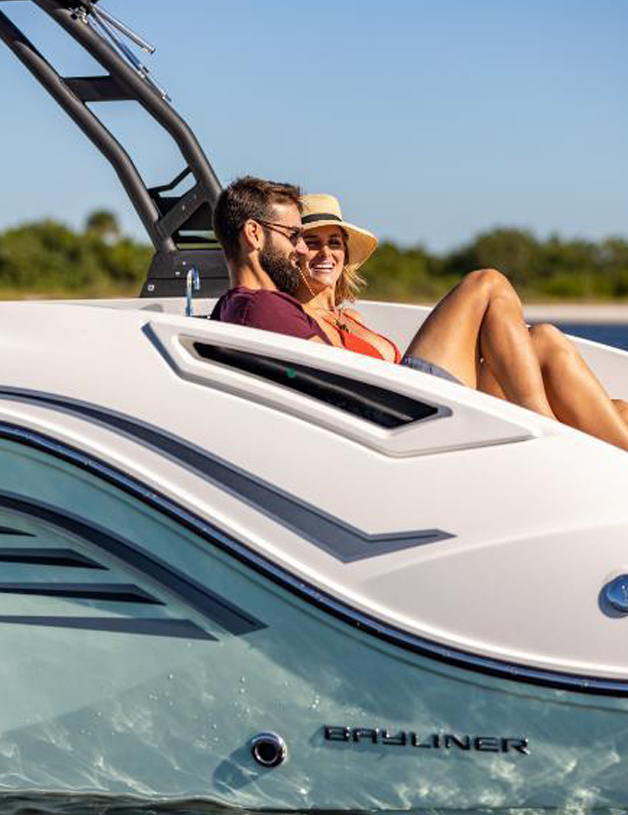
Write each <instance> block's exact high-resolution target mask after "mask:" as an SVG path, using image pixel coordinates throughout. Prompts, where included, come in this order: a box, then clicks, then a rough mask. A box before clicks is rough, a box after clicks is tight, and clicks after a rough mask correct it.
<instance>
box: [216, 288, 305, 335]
mask: <svg viewBox="0 0 628 815" xmlns="http://www.w3.org/2000/svg"><path fill="white" fill-rule="evenodd" d="M286 312H288V313H295V312H296V313H303V308H302V307H301V304H300V303H299V302H298V300H295V299H294V297H291V296H290V295H289V294H285V293H284V292H281V291H274V290H269V289H247V288H244V287H243V286H236V287H235V288H233V289H229V291H228V292H226V293H225V294H223V295H222V297H221V298H220V299H219V300H218V302H217V303H216V306H215V307H214V310H213V312H212V318H213V319H217V320H223V321H224V322H238V323H242V324H243V325H250V324H251V321H256V320H257V319H260V318H265V317H266V316H267V315H272V314H275V313H279V314H285V313H286Z"/></svg>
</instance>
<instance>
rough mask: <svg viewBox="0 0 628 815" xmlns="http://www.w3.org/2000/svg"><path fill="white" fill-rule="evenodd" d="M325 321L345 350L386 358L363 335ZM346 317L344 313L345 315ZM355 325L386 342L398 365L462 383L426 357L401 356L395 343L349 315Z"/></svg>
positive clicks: (325, 318)
mask: <svg viewBox="0 0 628 815" xmlns="http://www.w3.org/2000/svg"><path fill="white" fill-rule="evenodd" d="M323 319H324V320H325V322H326V323H328V324H329V325H331V326H332V328H333V329H334V330H335V331H337V332H338V335H339V336H340V341H341V342H342V347H343V348H345V349H346V350H347V351H355V352H356V353H357V354H365V355H366V356H369V357H375V358H376V359H386V357H384V356H383V354H382V353H381V351H380V350H379V349H378V348H376V347H375V346H374V345H372V344H371V343H370V342H368V340H365V339H364V338H363V337H358V335H357V334H352V333H351V332H350V331H349V330H348V328H347V327H341V324H340V323H339V322H338V321H336V320H330V319H329V318H327V317H323ZM345 319H346V315H345ZM349 319H350V320H352V321H353V322H354V323H355V324H356V325H359V326H360V327H361V328H364V329H365V330H366V331H370V332H371V334H374V335H375V336H376V337H379V338H380V339H381V340H384V342H387V343H388V344H389V345H390V346H391V347H392V349H393V351H394V352H395V359H394V362H396V363H397V364H399V365H405V366H406V367H408V368H414V370H415V371H421V372H422V373H425V374H431V375H432V376H439V377H441V379H447V380H449V381H450V382H456V384H458V385H462V384H463V383H462V382H461V381H460V380H459V379H458V378H457V377H455V376H454V375H453V374H450V373H449V371H447V370H445V368H441V366H440V365H436V364H435V363H434V362H428V361H427V360H426V359H423V358H422V357H417V356H413V355H412V354H404V355H403V357H402V356H401V351H400V350H399V348H397V346H396V345H395V343H394V342H393V341H392V340H390V339H388V337H384V336H383V335H382V334H378V333H377V332H376V331H373V329H371V328H367V327H366V326H365V325H364V324H363V323H361V322H360V321H359V320H356V318H355V317H353V316H352V317H349Z"/></svg>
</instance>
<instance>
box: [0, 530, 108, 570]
mask: <svg viewBox="0 0 628 815" xmlns="http://www.w3.org/2000/svg"><path fill="white" fill-rule="evenodd" d="M32 537H36V536H35V535H33V536H32ZM0 563H22V564H24V565H30V566H62V567H64V568H66V569H68V568H69V569H102V570H104V571H106V567H105V566H101V565H100V563H96V561H95V560H90V559H89V558H88V557H85V555H81V554H80V553H79V552H74V551H73V550H72V549H45V548H43V547H42V548H35V547H30V546H29V547H24V548H19V547H15V548H13V547H6V546H4V547H0Z"/></svg>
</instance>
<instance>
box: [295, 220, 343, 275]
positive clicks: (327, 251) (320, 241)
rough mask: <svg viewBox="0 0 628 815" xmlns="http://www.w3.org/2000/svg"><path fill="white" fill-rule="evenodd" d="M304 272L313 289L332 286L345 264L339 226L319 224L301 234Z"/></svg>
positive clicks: (341, 234) (341, 233)
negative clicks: (303, 250) (305, 250)
mask: <svg viewBox="0 0 628 815" xmlns="http://www.w3.org/2000/svg"><path fill="white" fill-rule="evenodd" d="M303 240H304V241H305V245H306V246H307V250H308V251H307V255H306V256H305V266H306V268H305V270H304V272H305V274H306V275H307V278H308V282H309V284H310V286H311V288H312V290H314V291H321V290H322V289H325V288H333V287H334V286H335V285H336V282H337V280H338V278H339V277H340V275H341V274H342V270H343V268H344V265H345V254H346V252H345V236H344V234H343V232H342V229H340V227H339V226H319V227H317V228H316V229H308V231H307V232H306V233H305V234H304V235H303Z"/></svg>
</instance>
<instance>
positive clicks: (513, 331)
mask: <svg viewBox="0 0 628 815" xmlns="http://www.w3.org/2000/svg"><path fill="white" fill-rule="evenodd" d="M407 353H408V354H412V355H414V356H419V357H423V358H424V359H426V360H428V361H429V362H432V363H435V364H436V365H440V366H441V367H443V368H445V369H446V370H447V371H449V372H450V373H452V374H453V375H454V376H456V377H458V379H460V380H461V381H462V382H464V383H465V385H468V386H469V387H472V388H477V387H478V385H479V375H480V370H481V369H480V360H481V359H482V358H484V360H485V362H486V364H488V366H489V368H490V370H491V372H492V373H493V375H494V377H495V379H496V380H497V383H498V384H499V386H500V388H501V389H502V391H503V393H504V394H505V396H506V398H507V399H508V400H509V401H510V402H514V403H515V404H518V405H521V406H523V407H526V408H529V409H530V410H535V411H537V412H538V413H541V414H542V415H544V416H551V417H552V418H553V416H554V414H553V412H552V409H551V407H550V403H549V401H548V399H547V396H546V394H545V387H544V385H543V377H542V375H541V369H540V366H539V363H538V360H537V357H536V354H535V352H534V349H533V347H532V342H531V339H530V335H529V333H528V327H527V325H526V323H525V321H524V319H523V309H522V306H521V301H520V300H519V297H518V296H517V293H516V292H515V290H514V289H513V287H512V286H511V285H510V283H509V282H508V280H507V279H506V278H505V277H504V275H502V274H501V273H500V272H498V271H496V270H495V269H481V270H480V271H476V272H471V273H470V274H468V275H467V276H466V277H465V278H464V279H463V280H462V281H461V282H460V283H459V284H458V285H457V286H456V287H455V288H453V289H452V290H451V291H450V292H449V294H447V295H446V296H445V297H444V298H443V299H442V300H441V301H440V303H438V305H437V306H435V308H434V309H433V310H432V312H431V313H430V315H429V316H428V318H427V319H426V320H425V322H424V323H423V325H422V326H421V328H420V329H419V331H418V332H417V334H416V336H415V337H414V339H413V340H412V342H411V343H410V345H409V346H408V350H407Z"/></svg>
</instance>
